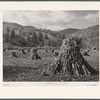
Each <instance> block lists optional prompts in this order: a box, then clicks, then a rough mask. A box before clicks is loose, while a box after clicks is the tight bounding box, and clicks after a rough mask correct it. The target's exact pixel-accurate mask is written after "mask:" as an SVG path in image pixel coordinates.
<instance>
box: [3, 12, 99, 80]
mask: <svg viewBox="0 0 100 100" xmlns="http://www.w3.org/2000/svg"><path fill="white" fill-rule="evenodd" d="M2 24H3V31H2V32H3V82H99V10H4V11H3V21H2Z"/></svg>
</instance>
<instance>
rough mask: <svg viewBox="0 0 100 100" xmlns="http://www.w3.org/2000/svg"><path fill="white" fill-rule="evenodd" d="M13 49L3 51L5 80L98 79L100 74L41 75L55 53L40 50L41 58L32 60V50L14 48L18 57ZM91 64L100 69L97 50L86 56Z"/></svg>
mask: <svg viewBox="0 0 100 100" xmlns="http://www.w3.org/2000/svg"><path fill="white" fill-rule="evenodd" d="M11 51H12V50H6V51H5V52H4V53H3V80H4V81H5V82H6V81H7V82H8V81H17V82H19V81H26V82H29V81H31V82H32V81H73V82H75V81H98V80H99V75H95V76H90V77H89V76H84V77H82V76H80V77H67V76H58V75H57V76H56V75H55V76H43V75H41V73H42V71H43V69H44V68H45V67H46V66H49V65H50V64H51V63H52V61H53V60H54V59H55V56H54V53H51V52H45V51H44V50H38V54H39V56H40V57H41V58H42V59H41V60H30V59H29V56H30V52H28V51H26V54H22V52H21V51H18V50H14V51H15V52H16V54H17V56H18V58H14V57H11V56H10V53H11ZM84 58H85V59H86V60H87V61H88V62H89V64H90V65H91V66H92V67H93V68H95V69H96V70H99V54H97V51H90V52H89V56H85V57H84Z"/></svg>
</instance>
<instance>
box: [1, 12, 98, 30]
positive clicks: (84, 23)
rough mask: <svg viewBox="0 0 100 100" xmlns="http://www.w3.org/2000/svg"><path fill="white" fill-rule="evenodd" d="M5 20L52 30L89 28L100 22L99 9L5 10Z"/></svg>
mask: <svg viewBox="0 0 100 100" xmlns="http://www.w3.org/2000/svg"><path fill="white" fill-rule="evenodd" d="M3 21H6V22H15V23H19V24H21V25H32V26H34V27H36V28H42V29H51V30H62V29H66V28H87V27H89V26H93V25H97V24H99V11H96V10H95V11H91V10H90V11H87V10H86V11H84V10H83V11H67V10H64V11H56V10H53V11H52V10H48V11H4V12H3Z"/></svg>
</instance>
